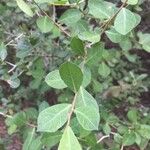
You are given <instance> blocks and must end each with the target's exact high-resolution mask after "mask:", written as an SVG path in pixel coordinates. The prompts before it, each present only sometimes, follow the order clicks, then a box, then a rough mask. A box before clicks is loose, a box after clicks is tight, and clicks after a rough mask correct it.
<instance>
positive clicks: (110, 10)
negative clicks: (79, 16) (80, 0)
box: [88, 0, 115, 19]
mask: <svg viewBox="0 0 150 150" xmlns="http://www.w3.org/2000/svg"><path fill="white" fill-rule="evenodd" d="M88 7H89V13H90V14H91V15H93V16H94V17H95V18H98V19H109V18H110V17H111V16H112V15H113V14H114V12H115V5H113V4H112V3H109V2H104V1H102V0H89V5H88Z"/></svg>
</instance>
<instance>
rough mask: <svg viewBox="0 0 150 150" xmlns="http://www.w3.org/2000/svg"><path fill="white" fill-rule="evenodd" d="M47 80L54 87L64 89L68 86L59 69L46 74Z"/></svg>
mask: <svg viewBox="0 0 150 150" xmlns="http://www.w3.org/2000/svg"><path fill="white" fill-rule="evenodd" d="M45 82H46V83H47V84H48V85H49V86H50V87H53V88H56V89H63V88H66V87H67V85H66V84H65V83H64V81H63V80H62V79H61V77H60V74H59V70H54V71H52V72H50V73H49V74H48V75H47V76H46V78H45Z"/></svg>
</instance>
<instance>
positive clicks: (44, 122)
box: [37, 104, 71, 132]
mask: <svg viewBox="0 0 150 150" xmlns="http://www.w3.org/2000/svg"><path fill="white" fill-rule="evenodd" d="M70 107H71V105H70V104H57V105H54V106H52V107H49V108H46V109H45V110H43V111H42V112H41V113H40V114H39V116H38V127H37V130H38V131H41V132H55V131H57V130H58V129H59V128H60V127H62V126H63V125H64V124H65V122H66V121H67V114H68V112H69V110H70Z"/></svg>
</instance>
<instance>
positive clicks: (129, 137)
mask: <svg viewBox="0 0 150 150" xmlns="http://www.w3.org/2000/svg"><path fill="white" fill-rule="evenodd" d="M135 140H136V136H135V133H134V132H132V131H131V132H127V133H125V134H124V135H123V139H122V142H123V145H124V146H130V145H133V144H134V143H135Z"/></svg>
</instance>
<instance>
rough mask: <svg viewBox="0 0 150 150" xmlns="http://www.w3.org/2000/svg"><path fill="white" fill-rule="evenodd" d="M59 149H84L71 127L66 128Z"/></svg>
mask: <svg viewBox="0 0 150 150" xmlns="http://www.w3.org/2000/svg"><path fill="white" fill-rule="evenodd" d="M58 150H82V148H81V146H80V143H79V142H78V140H77V138H76V137H75V135H74V133H73V131H72V129H71V128H70V127H67V128H66V129H65V131H64V133H63V135H62V138H61V140H60V144H59V147H58Z"/></svg>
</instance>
